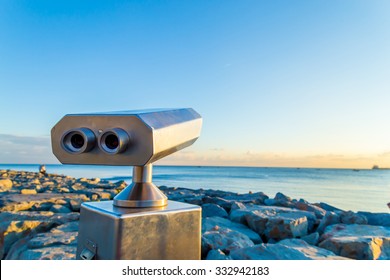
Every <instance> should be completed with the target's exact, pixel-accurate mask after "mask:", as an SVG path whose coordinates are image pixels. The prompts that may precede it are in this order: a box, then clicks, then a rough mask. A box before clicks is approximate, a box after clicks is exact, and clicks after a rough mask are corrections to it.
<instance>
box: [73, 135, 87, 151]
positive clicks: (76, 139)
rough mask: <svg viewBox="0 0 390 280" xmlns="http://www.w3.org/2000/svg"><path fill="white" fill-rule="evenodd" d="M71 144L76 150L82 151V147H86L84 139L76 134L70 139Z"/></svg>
mask: <svg viewBox="0 0 390 280" xmlns="http://www.w3.org/2000/svg"><path fill="white" fill-rule="evenodd" d="M70 143H71V144H72V146H73V147H74V148H75V149H81V147H82V146H84V143H85V141H84V137H83V136H82V135H80V134H78V133H75V134H74V135H72V137H71V138H70Z"/></svg>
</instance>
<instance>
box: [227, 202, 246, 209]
mask: <svg viewBox="0 0 390 280" xmlns="http://www.w3.org/2000/svg"><path fill="white" fill-rule="evenodd" d="M245 208H246V207H245V205H244V204H243V203H241V202H236V201H234V202H232V204H231V206H230V210H239V209H245Z"/></svg>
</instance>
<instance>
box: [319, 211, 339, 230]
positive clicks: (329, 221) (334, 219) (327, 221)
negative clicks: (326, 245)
mask: <svg viewBox="0 0 390 280" xmlns="http://www.w3.org/2000/svg"><path fill="white" fill-rule="evenodd" d="M340 222H341V218H340V214H338V213H335V212H331V211H328V212H327V213H326V215H325V216H324V217H323V218H322V219H321V222H320V224H319V226H318V228H317V231H318V232H319V233H320V234H322V233H323V232H324V230H325V228H326V227H327V226H329V225H334V224H338V223H340Z"/></svg>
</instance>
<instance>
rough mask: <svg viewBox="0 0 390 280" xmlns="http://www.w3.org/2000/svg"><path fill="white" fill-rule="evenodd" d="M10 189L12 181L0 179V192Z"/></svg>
mask: <svg viewBox="0 0 390 280" xmlns="http://www.w3.org/2000/svg"><path fill="white" fill-rule="evenodd" d="M11 188H12V181H11V180H10V179H0V191H8V190H10V189H11Z"/></svg>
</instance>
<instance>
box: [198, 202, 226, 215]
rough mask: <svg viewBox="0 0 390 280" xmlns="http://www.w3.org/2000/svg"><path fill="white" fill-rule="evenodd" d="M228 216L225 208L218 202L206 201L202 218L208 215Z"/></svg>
mask: <svg viewBox="0 0 390 280" xmlns="http://www.w3.org/2000/svg"><path fill="white" fill-rule="evenodd" d="M214 216H216V217H225V218H227V217H228V213H227V212H226V210H225V209H223V208H222V207H221V206H219V205H217V204H212V203H206V204H203V205H202V218H206V217H214Z"/></svg>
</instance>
